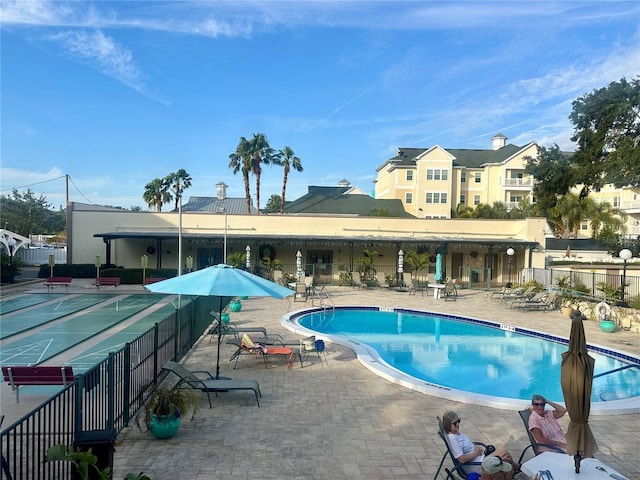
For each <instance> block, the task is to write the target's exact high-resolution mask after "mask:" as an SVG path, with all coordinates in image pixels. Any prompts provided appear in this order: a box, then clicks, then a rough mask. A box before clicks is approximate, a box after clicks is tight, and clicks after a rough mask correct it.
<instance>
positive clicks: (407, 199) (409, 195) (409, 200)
mask: <svg viewBox="0 0 640 480" xmlns="http://www.w3.org/2000/svg"><path fill="white" fill-rule="evenodd" d="M404 203H407V204H408V203H413V193H410V192H409V193H405V194H404Z"/></svg>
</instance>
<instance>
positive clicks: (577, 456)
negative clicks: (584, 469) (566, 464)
mask: <svg viewBox="0 0 640 480" xmlns="http://www.w3.org/2000/svg"><path fill="white" fill-rule="evenodd" d="M581 461H582V455H580V453H577V454H575V455H574V456H573V463H575V466H576V473H580V462H581Z"/></svg>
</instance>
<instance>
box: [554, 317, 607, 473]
mask: <svg viewBox="0 0 640 480" xmlns="http://www.w3.org/2000/svg"><path fill="white" fill-rule="evenodd" d="M583 320H586V317H585V316H584V315H583V314H582V313H581V312H580V311H579V310H574V311H573V312H572V313H571V334H570V336H569V350H567V351H566V352H564V353H563V354H562V364H561V367H560V383H561V385H562V395H563V396H564V403H565V405H566V407H567V412H569V417H570V419H571V421H570V422H569V427H568V429H567V453H568V454H569V455H573V458H574V461H575V470H576V473H580V461H581V460H582V458H584V457H592V456H593V454H594V453H595V452H597V451H598V445H597V444H596V440H595V438H594V437H593V433H592V432H591V428H590V427H589V411H590V410H591V387H592V384H593V366H594V363H595V360H594V359H593V358H592V357H591V356H589V354H588V353H587V342H586V340H585V336H584V326H583V325H582V321H583Z"/></svg>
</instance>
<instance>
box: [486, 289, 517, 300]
mask: <svg viewBox="0 0 640 480" xmlns="http://www.w3.org/2000/svg"><path fill="white" fill-rule="evenodd" d="M524 290H525V289H524V287H516V288H503V289H502V290H500V291H498V292H493V293H492V294H491V300H492V301H494V302H500V301H502V300H503V299H504V298H505V297H512V298H514V297H517V296H518V295H521V294H522V293H523V292H524Z"/></svg>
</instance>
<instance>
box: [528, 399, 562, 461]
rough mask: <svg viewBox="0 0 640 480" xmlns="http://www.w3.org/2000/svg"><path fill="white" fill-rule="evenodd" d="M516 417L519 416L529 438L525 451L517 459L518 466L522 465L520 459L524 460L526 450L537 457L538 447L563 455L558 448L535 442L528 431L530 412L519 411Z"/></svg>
mask: <svg viewBox="0 0 640 480" xmlns="http://www.w3.org/2000/svg"><path fill="white" fill-rule="evenodd" d="M518 415H520V418H521V419H522V423H524V428H525V430H526V431H527V436H528V437H529V445H528V446H527V447H525V449H524V450H523V451H522V453H521V454H520V458H518V464H519V465H522V459H523V458H524V454H525V453H527V450H529V449H531V450H532V451H533V454H534V455H535V456H538V455H539V454H540V453H542V452H541V451H540V447H544V448H547V449H550V450H553V451H555V452H558V453H565V451H564V450H562V449H561V448H560V447H557V446H555V445H547V444H546V443H538V442H537V441H536V439H535V437H534V436H533V434H532V433H531V430H529V417H530V416H531V410H529V409H528V408H526V409H524V410H519V411H518Z"/></svg>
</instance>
